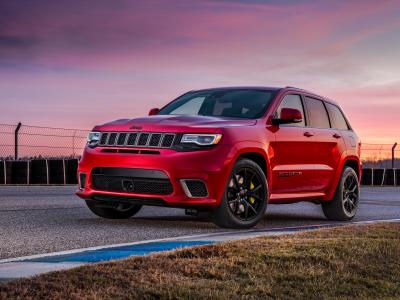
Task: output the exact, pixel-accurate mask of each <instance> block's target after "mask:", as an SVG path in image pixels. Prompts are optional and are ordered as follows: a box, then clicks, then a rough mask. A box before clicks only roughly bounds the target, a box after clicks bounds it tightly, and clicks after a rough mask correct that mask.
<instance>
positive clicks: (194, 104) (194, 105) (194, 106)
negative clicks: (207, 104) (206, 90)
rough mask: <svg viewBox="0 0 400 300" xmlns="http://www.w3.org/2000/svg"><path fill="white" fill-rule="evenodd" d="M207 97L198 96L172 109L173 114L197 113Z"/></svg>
mask: <svg viewBox="0 0 400 300" xmlns="http://www.w3.org/2000/svg"><path fill="white" fill-rule="evenodd" d="M204 98H205V97H196V98H193V99H191V100H189V101H188V102H186V103H185V104H183V105H181V106H179V107H178V108H177V109H175V110H173V111H171V113H170V114H171V115H197V114H198V113H199V110H200V107H201V105H202V104H203V102H204Z"/></svg>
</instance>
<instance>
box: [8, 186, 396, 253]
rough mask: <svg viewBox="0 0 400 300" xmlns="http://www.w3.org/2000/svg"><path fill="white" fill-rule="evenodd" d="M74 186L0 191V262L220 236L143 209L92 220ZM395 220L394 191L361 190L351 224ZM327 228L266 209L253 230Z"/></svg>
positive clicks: (166, 212) (309, 210)
mask: <svg viewBox="0 0 400 300" xmlns="http://www.w3.org/2000/svg"><path fill="white" fill-rule="evenodd" d="M75 188H76V187H75V186H3V187H0V259H4V258H12V257H19V256H26V255H34V254H41V253H48V252H56V251H63V250H72V249H78V248H86V247H94V246H102V245H109V244H118V243H130V242H136V241H145V240H153V239H160V238H169V237H178V236H184V235H194V234H204V233H210V232H222V231H227V230H226V229H219V228H218V227H216V226H215V225H214V224H212V223H211V222H209V221H208V220H207V219H204V218H199V217H191V216H185V214H184V211H183V210H181V209H172V208H162V207H144V208H143V209H142V210H141V211H140V213H138V214H137V215H136V216H135V217H133V218H131V219H129V220H107V219H101V218H99V217H96V216H95V215H93V214H92V213H91V212H90V211H89V210H88V209H87V207H86V205H85V203H84V201H83V200H81V199H79V198H78V197H76V196H75V195H74V191H75ZM395 218H400V188H391V187H385V188H380V187H374V188H371V187H364V188H363V189H362V196H361V202H360V208H359V211H358V214H357V216H356V218H355V219H354V221H367V220H371V221H372V220H385V219H386V220H387V219H395ZM324 223H328V221H327V220H326V219H325V217H324V215H323V213H322V211H321V207H320V206H319V205H315V204H312V203H297V204H288V205H269V206H268V208H267V214H266V216H265V218H264V219H263V220H262V221H261V222H260V223H259V225H258V226H257V227H256V228H259V229H268V228H277V227H290V226H299V225H312V224H324Z"/></svg>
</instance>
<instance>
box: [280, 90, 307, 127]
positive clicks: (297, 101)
mask: <svg viewBox="0 0 400 300" xmlns="http://www.w3.org/2000/svg"><path fill="white" fill-rule="evenodd" d="M282 108H294V109H298V110H299V111H300V112H301V116H302V119H303V121H301V122H300V123H293V124H290V126H306V122H305V119H304V109H303V104H302V103H301V98H300V96H299V95H286V96H285V98H283V100H282V102H281V104H279V107H278V109H277V110H276V113H277V117H278V118H280V116H281V111H282Z"/></svg>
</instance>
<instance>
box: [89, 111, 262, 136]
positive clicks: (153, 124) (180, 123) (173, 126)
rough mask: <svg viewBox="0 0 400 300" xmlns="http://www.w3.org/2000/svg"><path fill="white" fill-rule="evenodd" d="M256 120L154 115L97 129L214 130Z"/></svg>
mask: <svg viewBox="0 0 400 300" xmlns="http://www.w3.org/2000/svg"><path fill="white" fill-rule="evenodd" d="M256 123H257V121H256V120H249V119H232V118H219V117H207V116H173V115H155V116H149V117H144V118H136V119H120V120H116V121H113V122H110V123H106V124H103V125H100V126H96V127H95V128H94V130H98V131H137V130H140V131H150V132H155V131H157V132H195V131H199V129H201V130H205V131H207V132H210V131H215V129H218V128H224V127H234V126H253V125H255V124H256Z"/></svg>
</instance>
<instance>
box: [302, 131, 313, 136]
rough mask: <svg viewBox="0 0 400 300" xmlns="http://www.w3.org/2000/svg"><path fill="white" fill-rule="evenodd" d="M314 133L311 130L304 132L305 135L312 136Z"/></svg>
mask: <svg viewBox="0 0 400 300" xmlns="http://www.w3.org/2000/svg"><path fill="white" fill-rule="evenodd" d="M313 135H314V134H313V133H311V132H309V131H306V132H304V136H306V137H312V136H313Z"/></svg>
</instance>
